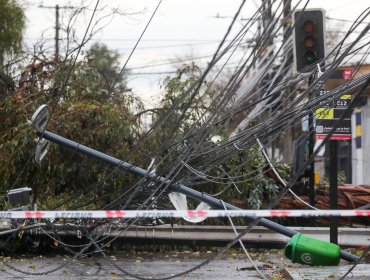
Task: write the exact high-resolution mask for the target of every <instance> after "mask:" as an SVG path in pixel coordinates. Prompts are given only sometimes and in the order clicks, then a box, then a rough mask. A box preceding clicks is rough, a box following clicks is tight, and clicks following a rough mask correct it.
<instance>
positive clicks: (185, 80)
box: [155, 64, 286, 209]
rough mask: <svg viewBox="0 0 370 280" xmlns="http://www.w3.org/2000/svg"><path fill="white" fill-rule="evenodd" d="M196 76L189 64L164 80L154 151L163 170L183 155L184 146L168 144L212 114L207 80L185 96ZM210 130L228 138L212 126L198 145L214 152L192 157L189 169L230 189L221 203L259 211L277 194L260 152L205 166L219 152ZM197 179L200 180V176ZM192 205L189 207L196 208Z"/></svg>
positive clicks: (208, 186)
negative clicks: (158, 152) (158, 153)
mask: <svg viewBox="0 0 370 280" xmlns="http://www.w3.org/2000/svg"><path fill="white" fill-rule="evenodd" d="M199 77H200V71H199V68H198V67H197V66H196V65H194V64H192V65H188V66H184V67H182V68H180V69H178V70H177V72H176V75H175V76H174V77H168V78H167V79H165V80H164V83H163V87H162V88H163V89H164V91H165V95H164V98H163V99H162V102H161V108H162V109H163V110H160V111H158V113H157V115H155V117H157V118H166V116H169V117H167V118H166V121H165V122H163V123H162V124H161V127H160V129H159V130H158V131H157V134H156V136H157V139H156V143H158V144H157V145H161V146H159V147H157V148H158V149H159V150H161V151H163V155H165V160H164V163H163V165H164V168H163V170H168V168H171V167H172V166H174V163H175V162H178V158H179V156H180V155H181V154H182V153H184V152H186V147H183V148H181V145H176V147H177V150H174V149H172V150H167V149H166V148H167V147H171V143H178V142H179V141H181V139H183V138H184V136H185V135H189V134H187V133H188V132H189V131H198V129H199V128H201V126H202V125H203V124H204V121H202V120H204V119H206V118H205V117H207V116H208V115H209V114H210V113H211V112H210V109H209V108H208V107H209V104H210V102H211V101H212V99H213V98H214V97H215V94H216V91H215V90H214V89H213V88H212V87H211V86H210V85H209V84H208V83H207V82H206V81H204V82H203V83H202V86H201V88H200V90H199V91H198V92H196V93H195V94H193V95H192V94H189V93H188V89H189V88H190V87H191V86H192V84H193V83H194V82H195V81H196V80H198V78H199ZM169 112H170V114H169ZM155 120H157V119H155ZM226 129H227V128H226ZM213 130H215V131H217V134H218V135H221V138H222V135H228V133H227V131H226V130H225V128H217V127H214V128H212V129H210V130H209V132H208V134H205V136H204V138H203V139H202V142H201V143H202V144H201V145H202V146H203V147H204V146H208V147H212V146H214V149H211V148H210V150H213V151H212V152H209V153H207V154H206V155H204V156H194V159H193V160H190V162H189V164H190V166H192V167H195V169H196V168H197V166H201V169H202V170H207V171H205V172H206V174H207V175H209V176H213V177H217V178H223V180H221V182H223V183H225V182H227V183H228V184H229V188H228V189H227V190H226V191H225V192H223V193H222V195H221V196H220V198H222V199H223V200H225V201H228V202H232V203H234V202H237V203H239V206H241V207H243V208H252V209H258V208H260V207H262V205H263V203H264V202H266V201H268V200H269V198H272V197H274V196H275V195H276V193H277V191H278V187H277V186H276V182H275V181H274V180H273V179H271V178H269V177H268V176H266V174H265V171H264V168H265V167H266V162H265V159H264V157H263V155H262V153H261V152H260V151H259V149H257V148H256V147H254V148H251V149H250V150H249V151H245V152H243V155H241V156H242V159H240V160H235V158H232V159H227V160H225V161H223V162H222V163H219V164H216V165H210V166H204V163H205V162H207V161H208V160H209V159H210V158H213V157H215V156H217V153H218V152H220V151H219V150H218V145H219V144H215V143H213V142H212V141H211V139H212V135H213ZM198 136H199V134H195V136H194V138H191V137H190V138H189V137H188V138H187V142H188V145H192V144H194V143H195V144H196V143H197V141H199V139H197V137H198ZM225 141H226V140H225ZM221 144H222V143H221ZM185 146H186V145H185ZM170 152H171V153H170ZM277 168H278V169H279V171H282V170H283V169H284V167H283V166H281V165H278V164H277ZM285 171H286V170H285ZM285 173H286V172H285ZM227 174H230V176H231V177H233V176H236V177H238V179H235V181H236V183H235V182H232V180H228V181H227V180H225V179H226V178H227ZM188 176H193V177H194V173H192V172H189V170H187V169H185V170H182V171H181V172H180V173H179V175H178V178H184V177H188ZM197 176H198V177H199V175H196V177H197ZM216 181H217V180H216ZM230 185H231V186H230ZM235 185H236V186H237V187H238V189H239V190H241V191H242V194H240V193H239V192H238V191H236V188H235ZM226 186H227V185H226V184H221V183H217V182H212V180H208V181H207V180H203V182H202V183H201V185H200V186H198V185H196V186H195V187H196V188H198V190H200V191H203V192H206V193H210V194H215V193H218V192H220V191H222V190H223V189H224V188H225V187H226ZM190 203H191V202H190ZM195 204H197V203H195ZM195 204H194V205H192V206H193V207H195Z"/></svg>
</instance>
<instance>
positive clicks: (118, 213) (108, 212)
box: [105, 210, 125, 219]
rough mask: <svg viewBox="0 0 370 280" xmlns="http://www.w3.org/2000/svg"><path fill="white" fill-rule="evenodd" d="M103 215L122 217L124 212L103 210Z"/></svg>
mask: <svg viewBox="0 0 370 280" xmlns="http://www.w3.org/2000/svg"><path fill="white" fill-rule="evenodd" d="M105 215H107V218H113V219H114V218H123V217H124V216H125V212H124V211H121V210H113V211H112V210H105Z"/></svg>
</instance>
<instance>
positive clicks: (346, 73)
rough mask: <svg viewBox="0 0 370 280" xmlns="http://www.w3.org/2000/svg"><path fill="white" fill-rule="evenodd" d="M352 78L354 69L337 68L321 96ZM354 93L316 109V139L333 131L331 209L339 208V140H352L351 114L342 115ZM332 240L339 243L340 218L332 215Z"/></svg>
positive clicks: (330, 157) (330, 158) (330, 148)
mask: <svg viewBox="0 0 370 280" xmlns="http://www.w3.org/2000/svg"><path fill="white" fill-rule="evenodd" d="M351 78H352V69H344V70H336V71H335V72H334V74H333V75H332V76H331V77H330V79H329V80H328V82H327V83H326V84H325V88H324V89H322V90H320V96H323V95H325V94H326V93H327V92H328V91H329V90H331V89H334V88H336V87H337V86H338V85H341V84H344V83H345V82H346V81H347V80H348V79H351ZM351 98H352V95H351V94H349V93H346V94H343V95H341V96H340V98H339V99H337V100H335V101H330V102H323V103H322V104H321V107H320V108H318V109H317V110H316V139H325V138H326V136H327V135H328V134H329V133H331V132H332V130H333V128H334V127H335V129H334V131H333V133H332V134H331V136H330V138H329V161H330V174H329V193H330V209H333V210H335V209H338V142H337V141H338V140H350V139H351V137H352V134H351V114H348V115H347V116H345V117H344V118H343V119H342V120H340V119H341V117H342V115H343V114H344V113H345V111H346V110H347V108H348V105H349V104H350V102H351ZM330 242H331V243H335V244H338V218H337V217H330Z"/></svg>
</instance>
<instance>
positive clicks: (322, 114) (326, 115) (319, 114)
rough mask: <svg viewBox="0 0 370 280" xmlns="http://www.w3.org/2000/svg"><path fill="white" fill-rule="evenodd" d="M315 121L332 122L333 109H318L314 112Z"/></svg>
mask: <svg viewBox="0 0 370 280" xmlns="http://www.w3.org/2000/svg"><path fill="white" fill-rule="evenodd" d="M316 119H321V120H332V119H334V109H333V108H331V109H328V108H319V109H317V110H316Z"/></svg>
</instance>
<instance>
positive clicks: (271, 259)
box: [0, 251, 285, 280]
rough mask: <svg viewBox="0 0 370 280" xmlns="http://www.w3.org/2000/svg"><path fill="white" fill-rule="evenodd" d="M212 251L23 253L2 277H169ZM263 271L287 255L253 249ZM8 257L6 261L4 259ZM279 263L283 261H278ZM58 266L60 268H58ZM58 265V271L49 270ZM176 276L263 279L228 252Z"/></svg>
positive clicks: (3, 268) (5, 266) (0, 271)
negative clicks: (79, 255)
mask: <svg viewBox="0 0 370 280" xmlns="http://www.w3.org/2000/svg"><path fill="white" fill-rule="evenodd" d="M211 254H212V253H211V252H209V251H208V252H207V251H206V252H181V253H179V252H172V253H164V254H163V253H145V252H144V253H135V254H132V253H129V254H118V255H110V256H109V257H108V258H103V257H99V256H94V257H91V258H83V259H79V260H71V257H68V256H55V257H42V256H37V257H35V256H33V257H30V256H28V257H26V256H20V257H19V258H17V259H15V258H11V259H6V258H5V259H4V258H2V262H0V279H50V280H54V279H55V280H57V279H58V280H59V279H81V280H82V279H89V280H98V279H99V280H102V278H103V279H104V280H105V279H107V280H108V279H137V278H134V277H133V276H127V274H125V273H124V272H122V271H120V270H119V268H122V269H125V270H126V271H128V272H129V273H131V274H134V275H135V276H139V277H142V278H147V279H158V278H162V279H163V278H167V277H169V276H173V275H176V274H178V273H181V272H184V271H187V270H189V269H191V268H193V267H195V266H197V265H199V264H200V263H201V262H202V261H204V260H206V259H207V258H208V257H209V256H211ZM252 258H253V259H254V260H255V261H256V263H257V265H258V267H259V268H260V270H261V272H262V273H263V274H265V275H266V277H267V279H271V277H272V275H274V274H275V275H278V274H279V271H280V270H281V269H282V266H284V263H285V259H282V256H280V254H276V253H274V254H270V255H268V254H266V252H264V253H261V254H256V253H252ZM4 261H5V262H4ZM277 263H279V265H277ZM57 268H58V269H57ZM54 269H57V270H56V271H54V272H51V273H47V274H43V273H45V272H48V271H51V270H54ZM176 279H188V280H191V279H198V280H202V279H212V280H221V279H222V280H225V279H252V280H253V279H262V278H261V276H259V275H258V273H257V272H256V270H255V269H254V268H253V265H252V264H251V263H250V262H249V261H247V259H246V257H245V255H242V254H240V253H238V254H236V253H235V254H233V253H228V254H227V255H224V256H222V257H221V258H218V259H216V260H214V261H212V262H210V263H209V264H207V265H204V266H202V267H201V268H199V269H196V270H195V271H193V272H190V273H186V274H185V275H182V276H180V277H177V278H176Z"/></svg>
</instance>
